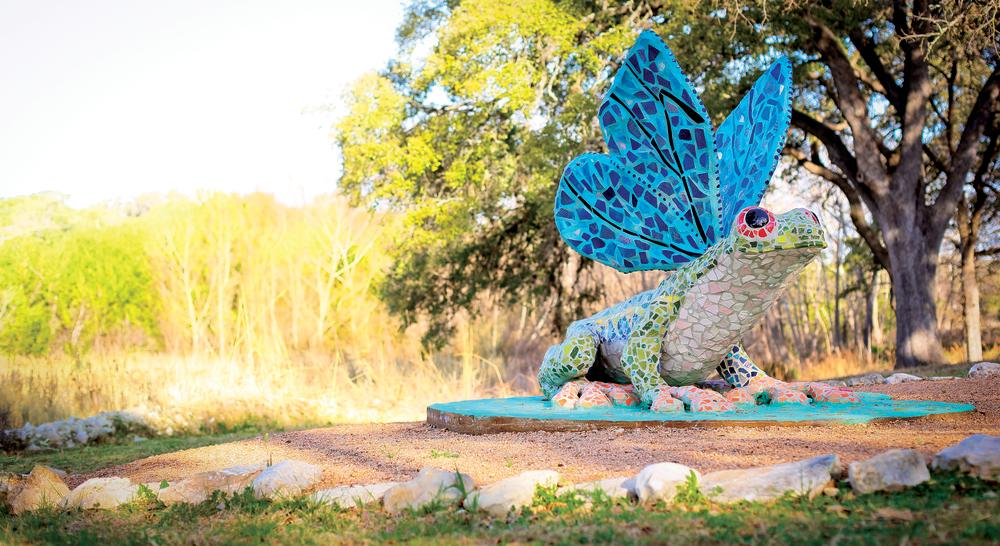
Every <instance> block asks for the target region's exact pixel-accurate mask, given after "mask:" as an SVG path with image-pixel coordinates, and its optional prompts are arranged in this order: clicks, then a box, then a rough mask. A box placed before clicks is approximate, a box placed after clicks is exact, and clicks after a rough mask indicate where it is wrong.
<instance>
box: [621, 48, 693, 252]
mask: <svg viewBox="0 0 1000 546" xmlns="http://www.w3.org/2000/svg"><path fill="white" fill-rule="evenodd" d="M625 67H626V68H627V69H628V71H629V72H630V73H631V74H632V77H633V78H635V80H636V81H637V82H639V85H641V86H642V88H643V89H645V90H646V92H647V93H649V96H651V97H655V98H656V100H658V101H659V102H660V105H661V106H663V124H664V125H666V127H667V140H668V141H669V142H670V153H671V155H673V156H674V161H675V162H676V165H677V168H680V169H683V168H684V167H683V165H684V164H683V163H681V158H680V156H678V155H677V147H676V146H675V145H674V132H673V129H672V127H671V125H670V115H669V114H668V113H667V108H666V105H665V104H664V102H663V99H664V98H668V99H670V101H671V102H673V103H674V104H675V105H677V107H678V108H680V109H681V110H682V111H683V112H684V113H685V114H686V115H687V117H688V118H689V119H690V120H691V121H693V122H695V123H705V118H703V117H701V114H699V113H698V112H697V111H696V110H695V109H694V108H691V106H689V105H687V104H685V103H684V102H683V101H682V100H680V99H679V98H678V97H677V96H676V95H674V94H673V93H671V92H669V91H667V90H666V89H661V90H660V92H659V93H654V92H653V90H652V89H650V88H649V86H647V85H646V82H645V81H643V79H642V78H641V77H639V74H637V73H636V71H635V68H634V67H633V66H632V64H631V63H629V62H628V61H626V62H625ZM612 98H615V99H616V100H617V102H618V103H619V104H621V105H622V107H624V108H625V110H626V111H627V112H628V113H629V115H630V116H632V119H634V120H635V122H636V125H638V126H639V127H640V128H642V124H641V123H639V120H638V119H636V117H635V114H634V113H633V112H632V109H631V108H629V107H627V106H625V103H623V102H622V100H621V99H620V98H618V96H617V95H614V94H612ZM643 133H644V134H645V135H646V136H647V137H649V133H647V132H646V130H645V129H643ZM649 142H650V144H652V145H653V148H654V149H656V151H657V153H658V154H659V156H660V158H661V159H663V153H662V151H661V150H660V149H659V147H658V146H656V141H655V140H653V139H652V138H650V139H649ZM664 164H665V165H667V166H668V167H669V164H668V163H667V162H666V161H664ZM671 170H672V171H674V173H675V174H677V175H678V176H679V177H680V179H681V184H682V185H683V186H684V193H686V194H687V198H688V208H690V209H691V217H692V218H694V225H695V227H697V228H698V235H700V236H701V240H702V241H704V242H705V243H708V242H709V240H708V236H707V235H705V228H704V227H703V226H702V225H701V219H699V218H698V211H697V210H695V207H694V198H693V197H692V196H691V187H690V184H691V183H690V180H689V179H688V177H687V175H686V174H682V173H680V172H678V171H677V169H671Z"/></svg>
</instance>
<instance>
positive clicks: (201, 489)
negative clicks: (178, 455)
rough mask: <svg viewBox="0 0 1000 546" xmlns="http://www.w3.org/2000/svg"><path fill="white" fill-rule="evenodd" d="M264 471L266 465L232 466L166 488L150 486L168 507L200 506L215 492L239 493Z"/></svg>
mask: <svg viewBox="0 0 1000 546" xmlns="http://www.w3.org/2000/svg"><path fill="white" fill-rule="evenodd" d="M263 470H264V465H262V464H259V465H244V466H232V467H229V468H224V469H222V470H210V471H208V472H200V473H198V474H195V475H193V476H191V477H188V478H185V479H183V480H181V481H178V482H173V483H171V484H169V485H168V486H167V487H165V488H162V489H161V488H160V485H159V484H148V486H149V488H150V490H152V491H153V493H154V494H156V497H157V498H158V499H160V501H161V502H163V503H164V504H166V505H168V506H169V505H171V504H178V503H190V504H198V503H200V502H205V501H206V500H208V498H209V497H210V496H211V495H212V492H213V491H221V492H223V493H226V494H227V495H232V494H235V493H239V492H241V491H243V490H244V489H246V488H247V487H249V486H250V485H251V484H252V483H253V481H254V479H255V478H256V477H257V476H259V475H260V473H261V472H262V471H263Z"/></svg>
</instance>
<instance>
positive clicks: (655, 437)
mask: <svg viewBox="0 0 1000 546" xmlns="http://www.w3.org/2000/svg"><path fill="white" fill-rule="evenodd" d="M857 390H865V391H870V392H882V393H886V394H890V395H892V396H893V397H896V398H901V399H922V400H939V401H943V402H965V403H971V404H974V405H975V406H976V410H975V411H972V412H966V413H962V414H955V415H943V416H931V417H922V418H917V419H907V420H902V419H899V420H891V421H884V422H879V423H873V424H868V425H822V426H767V427H739V426H733V427H724V428H703V427H692V428H670V427H650V428H643V429H631V430H623V429H605V430H598V431H592V432H532V433H503V434H491V435H483V436H467V435H463V434H458V433H454V432H449V431H445V430H439V429H434V428H431V427H429V426H427V425H426V424H424V423H391V424H372V425H341V426H334V427H329V428H320V429H312V430H303V431H296V432H286V433H281V434H274V435H271V436H270V437H269V438H267V440H265V439H264V438H257V439H253V440H244V441H240V442H233V443H228V444H220V445H215V446H210V447H203V448H198V449H191V450H186V451H178V452H174V453H167V454H163V455H157V456H155V457H149V458H146V459H141V460H138V461H134V462H131V463H128V464H125V465H121V466H117V467H111V468H107V469H103V470H100V471H97V472H94V473H90V474H86V475H81V476H74V477H73V478H72V480H71V481H72V482H73V483H72V484H71V485H75V484H77V483H80V482H82V481H83V480H85V479H87V478H92V477H98V476H127V477H129V478H131V479H132V480H133V481H134V482H158V481H160V480H168V481H169V480H177V479H180V478H184V477H186V476H189V475H191V474H193V473H196V472H202V471H206V470H215V469H221V468H225V467H227V466H232V465H237V464H254V463H261V462H264V461H267V460H268V458H269V457H270V458H271V459H272V460H273V461H274V462H278V461H281V460H283V459H292V458H294V459H300V460H306V461H309V462H312V463H315V464H318V465H321V466H322V467H323V468H324V469H325V472H324V476H323V481H322V483H321V486H322V487H332V486H335V485H351V484H362V483H372V482H378V481H389V480H394V481H395V480H405V479H408V478H410V477H412V476H413V475H415V474H416V473H417V471H419V470H420V469H421V468H423V467H426V466H434V467H439V468H445V469H454V468H458V469H460V470H461V471H462V472H466V473H468V474H470V475H471V476H472V477H473V478H474V479H475V480H476V482H477V483H490V482H493V481H496V480H499V479H501V478H505V477H508V476H511V475H513V474H516V473H518V472H522V471H525V470H536V469H549V468H551V469H554V470H558V471H559V472H560V473H561V474H562V476H563V479H564V480H565V481H572V482H580V481H585V480H592V479H598V478H606V477H612V476H618V475H631V474H634V473H636V472H637V471H638V470H639V469H641V468H642V467H643V466H645V465H648V464H651V463H656V462H663V461H673V462H678V463H682V464H685V465H688V466H691V467H693V468H696V469H698V470H699V471H702V472H711V471H714V470H722V469H726V468H742V467H752V466H759V465H766V464H774V463H779V462H786V461H792V460H796V459H801V458H805V457H811V456H814V455H820V454H824V453H836V454H838V455H840V456H841V458H842V459H843V460H844V461H845V462H850V461H854V460H858V459H862V458H865V457H869V456H871V455H874V454H876V453H878V452H880V451H883V450H886V449H890V448H897V447H906V448H913V449H917V450H919V451H921V452H923V453H924V454H925V455H927V456H928V457H930V456H932V455H933V454H934V453H936V452H937V451H939V450H940V449H942V448H944V447H946V446H949V445H952V444H954V443H957V442H959V441H960V440H962V439H963V438H965V437H966V436H969V435H970V434H976V433H986V434H995V435H1000V377H993V378H990V379H980V380H972V379H951V380H941V381H921V382H914V383H905V384H901V385H880V386H874V387H861V388H858V389H857Z"/></svg>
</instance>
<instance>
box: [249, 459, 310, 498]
mask: <svg viewBox="0 0 1000 546" xmlns="http://www.w3.org/2000/svg"><path fill="white" fill-rule="evenodd" d="M322 476H323V469H322V468H320V467H318V466H316V465H314V464H310V463H307V462H305V461H291V460H289V461H281V462H280V463H278V464H275V465H273V466H269V467H267V468H265V469H264V470H263V471H261V473H260V474H258V475H257V477H256V478H254V479H253V482H251V484H250V485H251V487H253V492H254V495H256V496H257V497H262V498H263V497H266V498H269V499H280V498H287V497H294V496H295V495H298V494H300V493H302V492H303V491H305V490H306V489H309V488H310V487H312V486H314V485H316V482H318V481H319V479H320V477H322Z"/></svg>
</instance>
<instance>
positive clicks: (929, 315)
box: [886, 221, 945, 368]
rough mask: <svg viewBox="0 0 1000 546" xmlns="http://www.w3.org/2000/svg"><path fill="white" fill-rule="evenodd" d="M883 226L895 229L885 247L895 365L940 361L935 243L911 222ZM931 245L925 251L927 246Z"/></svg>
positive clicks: (941, 355) (942, 357)
mask: <svg viewBox="0 0 1000 546" xmlns="http://www.w3.org/2000/svg"><path fill="white" fill-rule="evenodd" d="M896 224H897V225H896V226H887V227H889V228H890V229H892V228H895V229H897V230H898V236H897V237H889V238H888V241H887V243H888V244H887V245H886V246H887V247H888V251H889V259H890V260H891V263H892V289H893V292H894V293H895V294H896V367H897V368H912V367H914V366H920V365H924V364H939V363H942V362H944V360H945V358H944V350H942V348H941V341H940V339H939V338H938V328H937V309H936V308H935V305H934V277H935V274H936V273H937V257H938V253H937V251H936V246H935V245H931V244H928V241H927V240H926V235H925V234H924V233H923V232H921V230H919V229H918V228H917V227H916V226H915V225H913V223H911V222H906V221H904V222H897V223H896ZM931 247H933V248H935V250H934V251H928V250H927V249H928V248H931Z"/></svg>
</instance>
